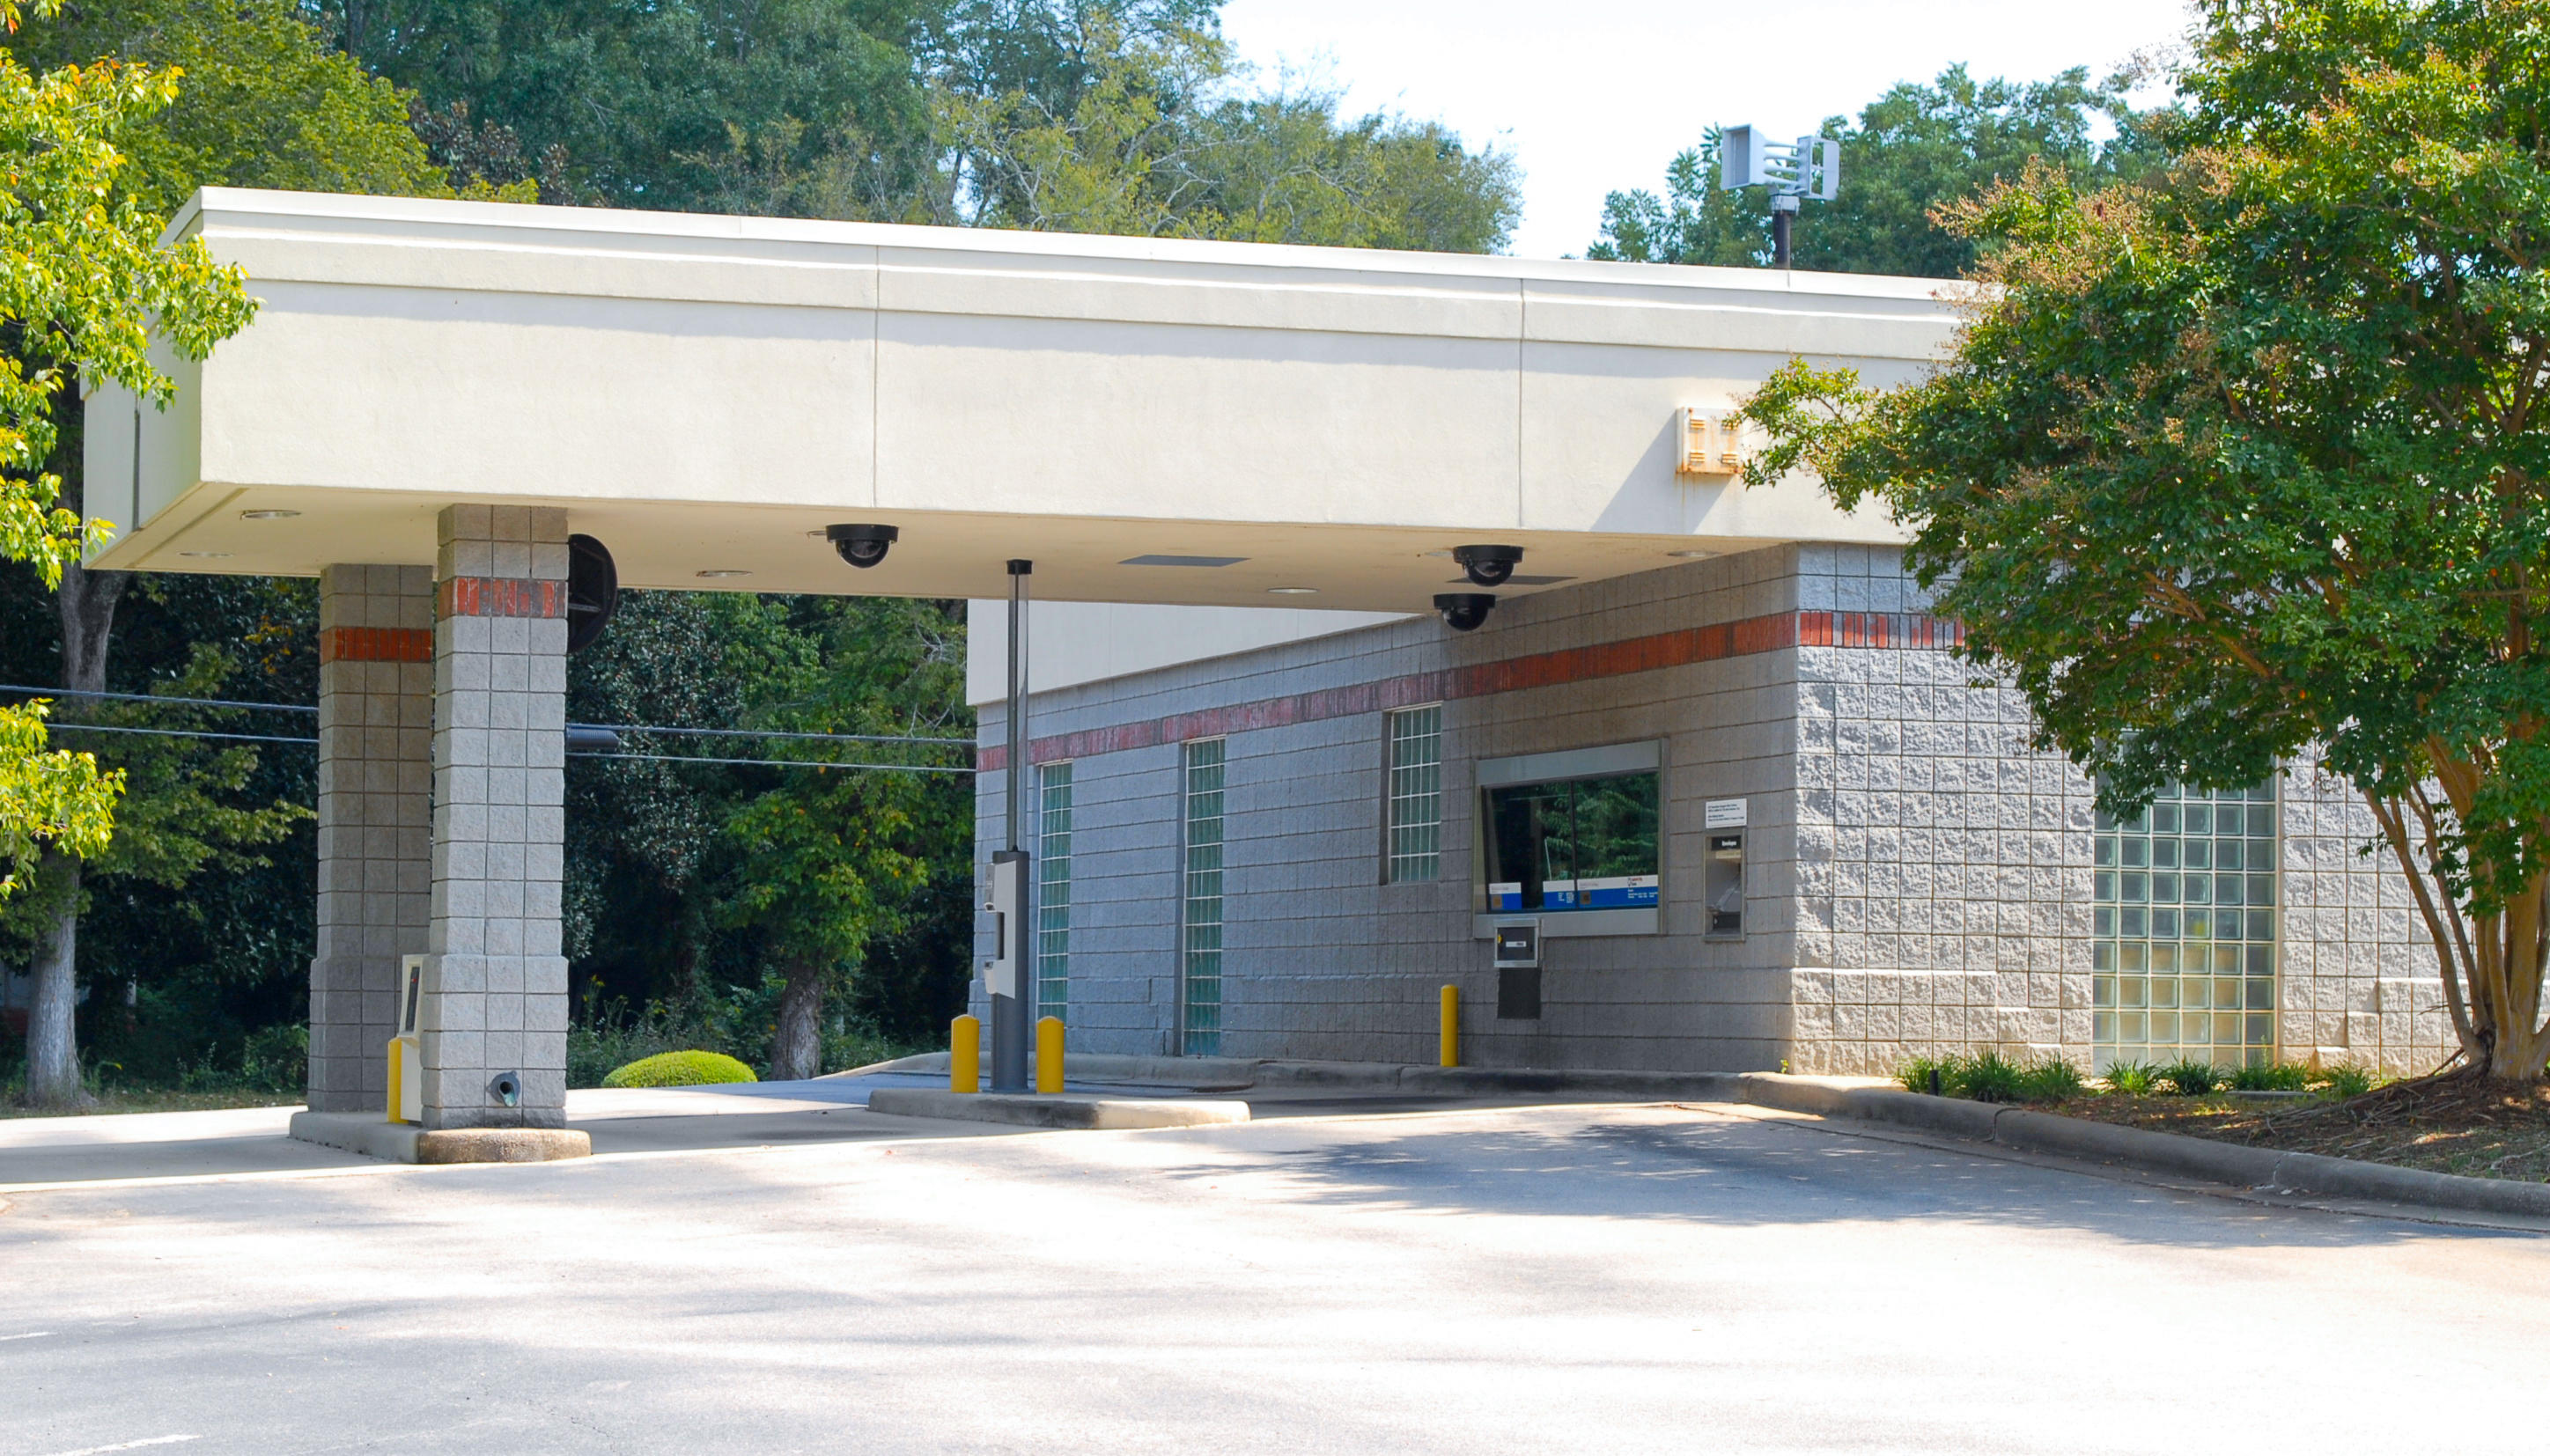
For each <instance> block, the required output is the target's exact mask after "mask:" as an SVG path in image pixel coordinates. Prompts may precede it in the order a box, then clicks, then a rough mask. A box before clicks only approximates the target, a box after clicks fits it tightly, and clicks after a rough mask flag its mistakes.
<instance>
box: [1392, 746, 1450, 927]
mask: <svg viewBox="0 0 2550 1456" xmlns="http://www.w3.org/2000/svg"><path fill="white" fill-rule="evenodd" d="M1389 724H1390V883H1392V884H1394V885H1404V884H1410V883H1414V882H1418V881H1423V880H1431V879H1434V878H1435V877H1436V876H1438V875H1440V874H1441V873H1442V869H1443V845H1442V840H1443V710H1442V709H1441V708H1440V707H1434V708H1410V709H1407V710H1405V711H1404V712H1399V713H1393V714H1391V715H1389Z"/></svg>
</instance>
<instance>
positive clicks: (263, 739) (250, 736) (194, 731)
mask: <svg viewBox="0 0 2550 1456" xmlns="http://www.w3.org/2000/svg"><path fill="white" fill-rule="evenodd" d="M45 728H46V729H47V730H48V731H50V732H56V733H65V732H67V733H148V734H150V735H151V736H153V737H159V738H229V739H231V740H233V741H235V742H241V743H316V742H318V741H319V740H318V739H317V738H278V737H276V736H274V735H273V734H271V733H216V732H211V731H208V730H205V729H202V728H119V727H117V726H115V725H113V724H105V723H47V724H46V725H45Z"/></svg>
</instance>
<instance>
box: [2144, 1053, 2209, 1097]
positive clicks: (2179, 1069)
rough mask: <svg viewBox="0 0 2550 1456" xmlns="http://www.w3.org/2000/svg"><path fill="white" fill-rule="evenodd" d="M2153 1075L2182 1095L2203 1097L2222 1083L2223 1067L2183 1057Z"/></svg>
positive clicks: (2163, 1084) (2162, 1083) (2165, 1085)
mask: <svg viewBox="0 0 2550 1456" xmlns="http://www.w3.org/2000/svg"><path fill="white" fill-rule="evenodd" d="M2153 1075H2155V1076H2156V1077H2158V1078H2159V1079H2160V1082H2161V1085H2162V1086H2164V1087H2167V1088H2168V1089H2169V1090H2170V1091H2172V1092H2175V1093H2177V1094H2178V1095H2179V1096H2181V1097H2203V1096H2205V1095H2206V1094H2207V1093H2209V1092H2212V1091H2214V1090H2215V1089H2217V1088H2219V1087H2220V1086H2221V1085H2222V1070H2221V1068H2219V1067H2216V1066H2214V1065H2213V1064H2212V1063H2211V1062H2206V1061H2199V1060H2197V1059H2196V1058H2194V1057H2181V1058H2179V1059H2178V1060H2177V1061H2174V1062H2172V1063H2170V1064H2169V1065H2168V1066H2166V1067H2162V1068H2161V1069H2160V1070H2159V1071H2158V1072H2156V1073H2154V1074H2153Z"/></svg>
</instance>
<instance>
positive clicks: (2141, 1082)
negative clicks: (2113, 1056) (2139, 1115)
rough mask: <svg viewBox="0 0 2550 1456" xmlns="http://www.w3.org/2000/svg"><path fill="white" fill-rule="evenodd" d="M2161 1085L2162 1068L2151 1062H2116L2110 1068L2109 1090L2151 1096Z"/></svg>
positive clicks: (2136, 1095) (2132, 1095)
mask: <svg viewBox="0 0 2550 1456" xmlns="http://www.w3.org/2000/svg"><path fill="white" fill-rule="evenodd" d="M2159 1087H2160V1069H2159V1068H2158V1067H2155V1066H2153V1065H2152V1064H2151V1063H2149V1062H2116V1063H2114V1064H2112V1065H2110V1066H2109V1068H2108V1090H2109V1092H2119V1093H2122V1094H2124V1095H2125V1096H2127V1097H2149V1096H2151V1095H2152V1093H2153V1092H2155V1091H2157V1090H2158V1089H2159Z"/></svg>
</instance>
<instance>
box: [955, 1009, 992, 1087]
mask: <svg viewBox="0 0 2550 1456" xmlns="http://www.w3.org/2000/svg"><path fill="white" fill-rule="evenodd" d="M947 1090H948V1091H949V1092H980V1091H982V1090H983V1023H982V1021H981V1020H980V1019H977V1018H974V1017H958V1018H957V1019H955V1020H954V1021H952V1022H950V1023H949V1024H948V1027H947Z"/></svg>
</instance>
